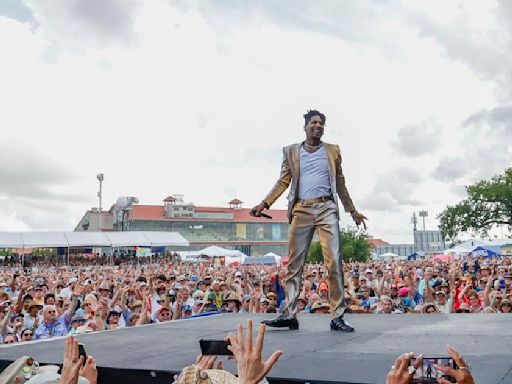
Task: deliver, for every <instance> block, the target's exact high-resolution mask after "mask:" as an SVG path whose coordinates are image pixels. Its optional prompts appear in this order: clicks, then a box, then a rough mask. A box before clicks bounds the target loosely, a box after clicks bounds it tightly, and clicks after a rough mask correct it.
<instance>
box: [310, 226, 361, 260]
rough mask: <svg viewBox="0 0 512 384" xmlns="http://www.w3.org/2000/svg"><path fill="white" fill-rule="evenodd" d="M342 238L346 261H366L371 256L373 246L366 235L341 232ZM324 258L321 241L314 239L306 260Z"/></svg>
mask: <svg viewBox="0 0 512 384" xmlns="http://www.w3.org/2000/svg"><path fill="white" fill-rule="evenodd" d="M340 240H341V247H342V253H343V260H344V261H349V260H355V261H366V260H368V259H369V258H370V251H371V246H370V243H369V242H368V239H367V238H366V236H365V235H362V234H358V233H355V232H341V234H340ZM323 260H324V257H323V254H322V247H321V245H320V242H319V241H314V242H313V243H311V246H310V247H309V251H308V256H307V258H306V261H307V262H308V263H321V262H323Z"/></svg>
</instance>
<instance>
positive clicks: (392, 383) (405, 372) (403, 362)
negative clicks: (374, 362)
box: [386, 353, 423, 384]
mask: <svg viewBox="0 0 512 384" xmlns="http://www.w3.org/2000/svg"><path fill="white" fill-rule="evenodd" d="M413 355H414V354H413V353H404V354H403V355H401V356H398V358H397V359H396V360H395V364H394V365H393V366H392V367H391V371H389V373H388V377H387V380H386V384H409V383H412V378H413V376H414V372H413V373H409V363H410V361H411V358H412V357H413ZM422 362H423V357H422V356H421V355H420V356H419V357H418V358H417V359H416V361H415V363H414V366H413V367H414V371H416V370H417V369H418V367H419V366H420V365H421V364H422Z"/></svg>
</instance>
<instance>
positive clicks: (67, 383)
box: [59, 336, 84, 384]
mask: <svg viewBox="0 0 512 384" xmlns="http://www.w3.org/2000/svg"><path fill="white" fill-rule="evenodd" d="M83 363H84V357H83V356H79V353H78V340H77V339H76V338H75V337H73V336H68V337H67V338H66V346H65V349H64V361H63V364H62V372H61V374H60V380H59V384H77V383H78V376H79V375H80V368H81V367H82V365H83Z"/></svg>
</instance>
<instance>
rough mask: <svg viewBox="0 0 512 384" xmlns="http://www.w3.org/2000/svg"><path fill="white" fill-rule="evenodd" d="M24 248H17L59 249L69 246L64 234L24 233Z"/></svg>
mask: <svg viewBox="0 0 512 384" xmlns="http://www.w3.org/2000/svg"><path fill="white" fill-rule="evenodd" d="M21 235H22V237H23V246H22V247H17V248H59V247H67V246H69V242H68V239H67V238H66V236H65V235H64V232H22V233H21Z"/></svg>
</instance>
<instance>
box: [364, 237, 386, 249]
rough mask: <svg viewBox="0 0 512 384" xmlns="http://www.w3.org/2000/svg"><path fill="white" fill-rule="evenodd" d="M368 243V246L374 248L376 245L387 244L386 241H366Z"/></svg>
mask: <svg viewBox="0 0 512 384" xmlns="http://www.w3.org/2000/svg"><path fill="white" fill-rule="evenodd" d="M368 242H369V243H370V245H371V246H372V247H373V248H375V247H376V246H377V245H388V244H389V243H388V242H387V241H384V240H381V239H368Z"/></svg>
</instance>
